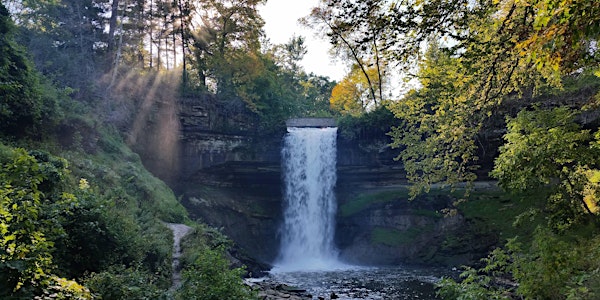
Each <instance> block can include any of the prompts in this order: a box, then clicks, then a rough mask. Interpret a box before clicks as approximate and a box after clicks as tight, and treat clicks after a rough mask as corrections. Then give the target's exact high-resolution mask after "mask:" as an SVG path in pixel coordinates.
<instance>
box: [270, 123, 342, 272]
mask: <svg viewBox="0 0 600 300" xmlns="http://www.w3.org/2000/svg"><path fill="white" fill-rule="evenodd" d="M336 137H337V128H334V127H327V128H296V127H290V128H288V134H287V135H286V136H285V140H284V146H283V149H282V160H283V170H282V171H283V174H284V175H283V179H284V185H285V187H284V197H285V199H284V201H285V205H286V206H285V209H284V224H283V227H282V232H281V251H280V255H279V260H278V263H276V267H275V268H274V271H283V272H291V271H315V270H330V269H335V268H338V267H339V266H340V265H341V264H340V263H339V262H338V252H337V250H336V248H335V246H334V243H333V236H334V232H335V228H334V226H335V212H336V209H337V207H336V200H335V194H334V187H335V184H336V180H337V175H336V155H337V149H336Z"/></svg>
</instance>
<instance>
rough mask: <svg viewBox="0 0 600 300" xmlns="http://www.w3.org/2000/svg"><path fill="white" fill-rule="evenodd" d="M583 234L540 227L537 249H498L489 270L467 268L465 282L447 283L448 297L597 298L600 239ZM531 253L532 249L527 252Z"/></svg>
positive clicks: (533, 246)
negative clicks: (560, 232)
mask: <svg viewBox="0 0 600 300" xmlns="http://www.w3.org/2000/svg"><path fill="white" fill-rule="evenodd" d="M582 233H583V232H576V231H575V232H570V233H569V234H566V235H565V234H562V235H557V234H555V233H552V232H551V231H549V230H547V229H543V228H541V227H538V229H536V231H535V234H534V239H533V240H532V241H531V245H529V246H527V247H523V246H524V245H523V244H521V243H518V242H516V241H515V240H511V241H509V242H508V243H507V244H506V248H507V250H501V249H496V250H494V251H493V252H492V253H491V254H490V255H489V256H488V257H487V258H485V259H483V260H482V263H483V265H484V266H483V267H481V268H480V269H474V268H469V267H467V268H466V270H465V271H464V272H463V273H462V274H461V278H462V280H461V281H460V282H458V283H457V282H455V281H454V280H452V279H448V278H446V279H444V280H442V281H441V282H440V284H439V285H438V287H439V288H440V290H439V294H440V295H441V296H442V297H443V298H444V299H514V297H515V296H520V297H522V298H523V299H595V298H597V297H598V295H599V292H600V289H599V288H598V287H599V285H598V283H599V282H600V274H599V270H600V264H599V262H598V259H597V255H598V251H599V249H600V248H599V247H600V241H599V240H598V238H597V237H592V238H588V237H587V236H586V235H587V234H582ZM526 249H527V250H526Z"/></svg>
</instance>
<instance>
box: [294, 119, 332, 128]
mask: <svg viewBox="0 0 600 300" xmlns="http://www.w3.org/2000/svg"><path fill="white" fill-rule="evenodd" d="M285 125H286V126H287V127H304V128H306V127H316V128H322V127H337V124H336V122H335V119H333V118H295V119H288V120H287V121H286V122H285Z"/></svg>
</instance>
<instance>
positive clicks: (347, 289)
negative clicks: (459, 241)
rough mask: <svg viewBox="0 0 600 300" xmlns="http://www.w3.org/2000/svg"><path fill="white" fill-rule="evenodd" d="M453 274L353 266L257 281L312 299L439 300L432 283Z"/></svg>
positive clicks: (401, 268)
mask: <svg viewBox="0 0 600 300" xmlns="http://www.w3.org/2000/svg"><path fill="white" fill-rule="evenodd" d="M452 275H455V276H456V275H457V273H456V271H451V270H448V269H441V268H410V267H356V268H350V269H346V270H337V271H315V272H274V273H271V274H269V276H268V277H265V278H262V279H259V280H264V281H269V282H275V283H278V284H284V285H286V286H290V287H294V288H297V289H299V290H306V293H305V294H309V295H311V296H312V299H326V300H329V299H342V300H345V299H370V300H374V299H394V300H401V299H424V300H431V299H439V298H438V297H436V291H435V284H436V283H437V282H439V280H440V279H441V277H442V276H446V277H450V276H452ZM455 276H453V277H455ZM266 299H279V297H267V298H266ZM301 299H310V298H301Z"/></svg>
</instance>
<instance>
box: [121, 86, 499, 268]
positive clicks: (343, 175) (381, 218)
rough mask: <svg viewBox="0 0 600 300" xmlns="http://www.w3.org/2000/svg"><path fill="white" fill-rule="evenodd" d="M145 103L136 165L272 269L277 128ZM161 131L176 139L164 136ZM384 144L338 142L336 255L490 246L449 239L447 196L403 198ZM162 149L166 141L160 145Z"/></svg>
mask: <svg viewBox="0 0 600 300" xmlns="http://www.w3.org/2000/svg"><path fill="white" fill-rule="evenodd" d="M236 105H237V106H236ZM240 105H242V106H240ZM155 106H156V108H155V109H153V110H152V113H151V114H149V115H148V116H147V118H146V120H144V122H142V123H143V124H144V126H143V130H140V131H138V132H139V133H138V135H137V136H136V137H135V139H134V140H135V143H132V145H133V148H134V149H135V150H136V151H137V152H138V153H139V154H140V156H141V157H142V161H143V162H144V164H145V165H146V166H147V168H148V169H150V170H151V171H152V172H153V173H154V174H156V175H157V176H159V177H160V178H161V179H163V180H165V181H166V182H167V183H169V184H170V186H171V187H172V188H173V189H174V191H175V192H176V194H177V195H180V196H181V201H182V203H183V204H184V206H185V207H186V208H187V209H188V211H189V212H190V216H191V217H192V218H193V219H196V220H198V221H201V222H205V223H207V224H209V225H211V226H213V227H216V228H219V229H220V230H222V231H223V232H224V233H225V234H227V235H228V236H229V237H230V238H231V239H233V240H234V241H235V242H236V243H237V244H238V245H239V246H240V247H241V249H242V250H243V251H245V254H246V255H248V256H250V257H253V258H254V259H256V260H258V261H260V262H266V263H269V262H272V261H273V260H274V259H275V258H276V256H277V251H278V248H279V232H278V230H279V227H280V224H281V221H282V202H281V201H282V195H281V194H282V191H281V174H280V149H281V143H282V139H283V135H284V134H285V132H286V130H285V126H284V125H282V128H281V130H279V131H277V132H274V133H271V134H269V135H262V134H261V133H260V132H257V131H256V129H255V128H256V127H255V124H256V123H255V122H256V118H255V116H254V115H253V114H252V113H250V112H247V111H245V110H244V109H243V108H242V107H243V104H239V103H238V104H235V103H233V104H232V103H220V102H218V101H217V100H216V99H214V98H210V97H207V98H205V99H183V100H182V101H179V102H177V103H171V104H165V103H160V104H156V105H155ZM165 106H167V107H168V109H167V108H165ZM230 106H231V107H230ZM232 107H233V108H232ZM236 107H237V108H236ZM165 120H168V121H169V122H166V121H165ZM173 120H175V121H176V122H175V123H176V126H173V122H174V121H173ZM165 124H171V125H169V127H170V128H167V129H165V128H164V126H165ZM164 132H171V134H175V136H176V137H177V138H176V139H166V138H164ZM387 138H388V137H387V136H371V137H362V138H359V139H356V138H354V139H348V138H344V137H343V135H340V136H339V138H338V165H337V167H338V182H337V187H336V193H337V198H338V206H339V210H338V217H337V233H336V244H337V246H338V247H339V249H340V251H341V256H342V257H343V258H344V259H346V260H349V261H351V262H354V263H362V264H399V263H418V264H421V263H432V264H433V263H436V264H438V263H444V264H457V263H466V262H467V261H468V260H470V259H473V258H474V256H477V251H476V250H477V249H474V248H477V247H473V246H472V245H478V247H479V248H486V250H487V247H489V245H490V244H493V243H494V241H492V240H490V241H488V242H486V243H481V242H479V243H476V242H474V241H470V240H469V238H466V239H463V240H461V241H460V242H456V238H455V237H456V236H458V235H459V233H460V232H465V230H466V228H467V227H468V222H465V220H464V219H463V218H462V217H461V216H460V215H455V216H452V217H446V216H443V215H442V214H441V213H440V211H441V210H442V209H443V208H445V207H447V206H449V205H450V203H451V202H452V201H453V198H452V197H449V196H444V195H443V194H440V195H437V196H435V197H433V198H432V197H429V196H428V197H421V198H417V199H415V200H413V201H408V198H409V197H408V194H407V192H406V189H405V185H406V177H405V174H404V172H403V170H402V166H401V164H400V163H398V162H396V161H394V159H393V158H394V157H395V156H397V155H398V150H394V149H390V148H389V147H388V146H387V144H388V143H389V141H388V140H387ZM167 142H169V143H175V144H174V145H170V146H169V147H166V146H165V145H164V144H165V143H167ZM165 148H167V149H171V150H169V151H168V153H166V152H165V151H163V150H164V149H165ZM448 237H453V238H454V240H453V241H449V240H448ZM479 250H481V251H483V249H479Z"/></svg>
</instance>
